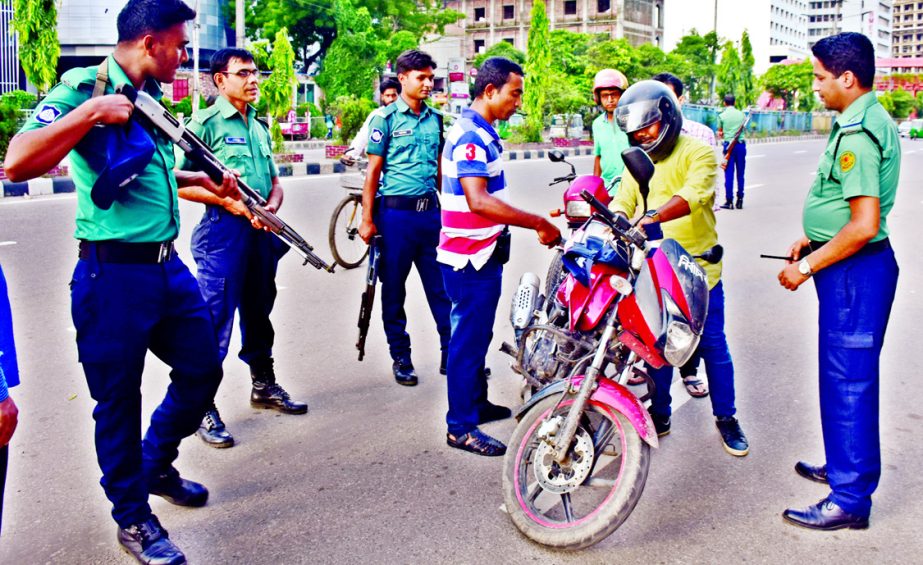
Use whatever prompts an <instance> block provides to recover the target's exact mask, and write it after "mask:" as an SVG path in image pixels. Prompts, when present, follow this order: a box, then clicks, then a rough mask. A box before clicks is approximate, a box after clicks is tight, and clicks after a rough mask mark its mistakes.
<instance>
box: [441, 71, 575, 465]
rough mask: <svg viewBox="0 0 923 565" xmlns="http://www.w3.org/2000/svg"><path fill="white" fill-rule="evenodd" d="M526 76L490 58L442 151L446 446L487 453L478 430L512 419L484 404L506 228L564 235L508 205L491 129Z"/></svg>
mask: <svg viewBox="0 0 923 565" xmlns="http://www.w3.org/2000/svg"><path fill="white" fill-rule="evenodd" d="M523 74H524V73H523V71H522V68H521V67H520V66H519V65H517V64H516V63H514V62H512V61H510V60H509V59H504V58H502V57H492V58H490V59H487V60H486V61H485V62H484V64H483V65H481V68H480V69H479V70H478V75H477V80H476V81H475V87H474V96H475V99H474V102H473V103H472V104H471V108H469V109H466V110H464V111H463V112H462V117H461V119H459V120H458V121H457V122H455V124H454V125H453V126H452V128H451V129H450V130H449V133H448V135H447V136H446V144H445V148H444V149H443V152H442V198H441V202H442V232H441V233H440V238H439V247H438V249H437V255H436V259H437V261H439V263H441V266H442V276H443V279H444V281H445V288H446V292H447V293H448V294H449V298H450V299H451V300H452V315H451V320H452V337H451V339H450V341H449V356H448V363H447V369H448V374H447V379H448V393H449V412H448V414H446V423H447V424H448V435H447V443H448V444H449V445H450V446H451V447H455V448H458V449H463V450H465V451H470V452H472V453H477V454H478V455H487V456H498V455H503V454H504V453H506V446H505V445H503V443H502V442H500V441H498V440H496V439H494V438H492V437H490V436H488V435H487V434H484V433H483V432H481V431H480V430H479V429H478V425H479V424H483V423H486V422H491V421H495V420H502V419H505V418H508V417H510V415H511V412H510V410H509V408H506V407H503V406H497V405H495V404H491V403H490V402H489V401H488V400H487V379H486V376H485V375H484V361H485V357H486V356H487V350H488V347H489V346H490V340H491V338H492V337H493V326H494V318H495V315H496V312H497V303H498V302H499V301H500V289H501V278H502V276H503V264H504V263H506V261H507V260H508V259H509V229H508V228H507V226H508V225H514V226H519V227H524V228H528V229H533V230H535V231H536V232H537V234H538V239H539V241H540V242H541V243H542V244H543V245H553V244H554V243H556V242H557V241H558V240H559V239H560V237H561V232H560V231H558V228H556V227H555V226H554V225H552V224H551V222H549V221H548V220H546V219H545V218H542V217H541V216H537V215H534V214H530V213H528V212H525V211H523V210H519V209H518V208H514V207H513V206H511V205H510V204H509V203H508V200H509V196H508V194H509V191H508V190H507V186H506V179H505V178H504V175H503V168H502V162H501V160H500V158H501V154H502V152H503V148H502V147H501V146H500V137H499V136H498V135H497V132H496V131H495V130H494V128H493V126H492V125H491V124H492V123H493V122H494V121H495V120H506V119H508V118H509V117H510V116H512V115H513V113H514V112H515V111H516V109H517V108H519V106H520V105H521V104H522V87H523V80H522V77H523Z"/></svg>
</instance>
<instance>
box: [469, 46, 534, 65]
mask: <svg viewBox="0 0 923 565" xmlns="http://www.w3.org/2000/svg"><path fill="white" fill-rule="evenodd" d="M491 57H506V58H507V59H510V60H512V61H515V62H517V63H519V64H520V65H524V64H526V54H525V53H523V52H522V51H520V50H519V49H516V48H515V47H513V46H512V45H510V44H509V43H507V42H506V41H500V42H499V43H494V44H493V45H491V46H490V47H488V48H487V50H486V51H484V52H483V53H480V54H478V56H477V57H475V58H474V66H475V67H476V68H480V67H481V65H483V64H484V61H486V60H487V59H489V58H491Z"/></svg>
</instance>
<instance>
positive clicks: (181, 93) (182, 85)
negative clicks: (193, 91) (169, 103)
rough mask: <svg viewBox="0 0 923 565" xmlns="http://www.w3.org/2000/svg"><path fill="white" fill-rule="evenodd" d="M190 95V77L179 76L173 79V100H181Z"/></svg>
mask: <svg viewBox="0 0 923 565" xmlns="http://www.w3.org/2000/svg"><path fill="white" fill-rule="evenodd" d="M187 96H189V79H188V78H178V79H176V80H175V81H173V101H174V102H179V101H180V100H182V99H183V98H185V97H187Z"/></svg>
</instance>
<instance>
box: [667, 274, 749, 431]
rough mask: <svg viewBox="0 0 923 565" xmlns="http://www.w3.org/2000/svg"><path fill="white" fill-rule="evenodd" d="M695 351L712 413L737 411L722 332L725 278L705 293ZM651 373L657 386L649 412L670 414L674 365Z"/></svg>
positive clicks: (730, 370)
mask: <svg viewBox="0 0 923 565" xmlns="http://www.w3.org/2000/svg"><path fill="white" fill-rule="evenodd" d="M698 355H700V356H701V358H702V359H703V360H704V361H705V372H706V375H707V377H708V390H709V397H710V398H711V409H712V414H714V415H715V416H722V417H726V416H733V415H734V414H736V413H737V408H736V407H735V406H734V362H733V360H732V359H731V352H730V350H729V349H728V340H727V336H725V335H724V282H719V283H718V284H717V285H715V288H713V289H711V291H710V292H709V293H708V315H707V317H706V318H705V328H704V331H703V332H702V339H701V341H699V349H698ZM650 374H651V377H652V378H653V379H654V385H655V387H656V388H655V391H654V397H653V398H652V399H651V412H653V413H655V414H658V415H660V416H666V417H669V416H670V414H671V413H672V410H671V409H670V402H671V401H672V398H671V397H670V384H671V383H672V382H673V367H670V366H669V365H665V366H664V367H662V368H660V369H652V370H650Z"/></svg>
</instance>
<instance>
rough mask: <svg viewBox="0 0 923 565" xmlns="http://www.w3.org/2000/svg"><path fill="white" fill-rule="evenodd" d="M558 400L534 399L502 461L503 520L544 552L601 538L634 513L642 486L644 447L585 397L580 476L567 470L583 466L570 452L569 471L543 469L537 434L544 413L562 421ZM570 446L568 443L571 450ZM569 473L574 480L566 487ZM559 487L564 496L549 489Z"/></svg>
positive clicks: (622, 420)
mask: <svg viewBox="0 0 923 565" xmlns="http://www.w3.org/2000/svg"><path fill="white" fill-rule="evenodd" d="M558 398H559V397H558V396H557V395H554V396H552V397H549V398H546V399H544V400H542V401H541V402H539V403H538V404H536V405H535V406H534V407H533V408H532V409H531V410H530V411H529V412H528V413H527V414H526V415H525V416H524V417H523V418H522V420H521V421H520V422H519V425H517V426H516V429H515V430H514V432H513V437H512V439H511V440H510V442H509V449H508V450H507V452H506V456H505V458H504V461H503V497H504V501H505V503H506V509H507V511H508V512H509V515H510V519H511V520H512V521H513V524H515V526H516V527H517V528H518V529H519V531H520V532H522V533H523V534H524V535H525V536H526V537H528V538H529V539H531V540H533V541H535V542H537V543H540V544H542V545H546V546H549V547H554V548H558V549H566V550H578V549H584V548H587V547H590V546H592V545H594V544H596V543H598V542H600V541H602V540H603V539H605V538H606V537H607V536H609V535H610V534H611V533H612V532H614V531H615V530H616V529H617V528H618V527H619V526H621V525H622V523H623V522H625V520H626V519H627V518H628V516H629V515H630V514H631V512H632V510H634V508H635V505H636V504H637V503H638V500H639V499H640V498H641V493H642V492H643V491H644V485H645V483H646V481H647V473H648V469H649V468H650V446H649V445H648V444H647V443H645V442H644V441H643V440H642V439H641V437H640V436H639V435H638V432H637V431H636V430H635V429H634V427H633V426H632V425H631V423H630V422H629V421H628V419H627V418H626V417H625V416H623V415H622V414H620V413H618V412H616V411H615V410H614V409H612V408H611V407H609V406H607V405H605V404H602V403H599V402H596V401H593V400H590V401H588V402H587V406H586V409H585V411H584V415H583V417H582V418H581V422H580V426H579V427H578V434H577V435H578V436H581V435H582V437H583V438H584V441H586V440H587V438H590V440H591V442H592V444H593V455H592V458H593V460H592V463H591V467H590V470H589V471H588V473H587V472H586V471H585V470H584V471H583V473H586V476H585V477H584V476H583V474H582V473H581V472H580V471H579V470H577V471H576V472H571V471H572V469H577V468H578V467H579V466H580V465H581V464H583V461H581V459H582V458H581V457H579V456H577V454H576V453H575V451H572V455H574V456H573V457H572V459H573V461H574V463H573V467H572V468H571V469H568V468H567V467H566V466H565V468H561V467H560V466H557V464H556V463H552V464H549V462H550V459H549V456H548V450H547V448H541V445H542V443H543V442H542V440H540V439H539V438H538V436H537V432H538V430H539V427H540V425H541V424H542V422H543V421H545V419H546V418H547V417H548V416H552V417H555V416H562V417H564V416H566V414H567V410H568V408H569V407H570V405H571V404H572V402H573V401H571V400H566V401H564V402H562V403H561V405H560V406H558V407H557V408H555V405H556V404H557V401H558ZM552 410H554V414H551V411H552ZM578 444H579V441H575V448H576V446H577V445H578ZM584 447H586V444H584ZM584 453H585V452H584ZM543 454H544V458H542V455H543ZM555 470H557V474H556V473H555ZM549 471H550V472H551V473H550V475H549ZM569 473H570V474H571V475H572V476H573V477H574V479H575V480H580V483H579V484H576V483H574V484H572V485H567V484H566V483H567V476H568V474H569ZM580 477H583V478H582V479H580ZM540 478H543V479H550V480H545V483H546V485H547V487H550V489H551V490H549V488H547V487H546V485H543V484H542V482H541V481H540ZM556 482H557V484H554V483H556ZM562 483H563V484H562ZM562 490H567V491H568V492H556V491H562Z"/></svg>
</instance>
